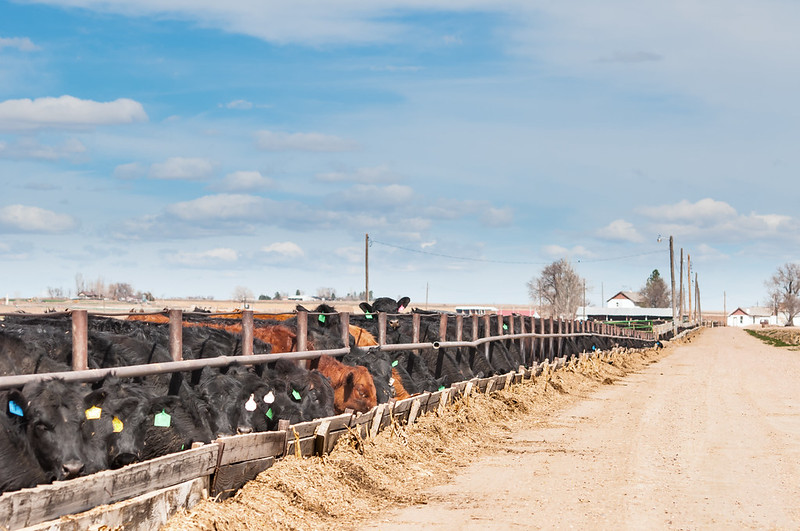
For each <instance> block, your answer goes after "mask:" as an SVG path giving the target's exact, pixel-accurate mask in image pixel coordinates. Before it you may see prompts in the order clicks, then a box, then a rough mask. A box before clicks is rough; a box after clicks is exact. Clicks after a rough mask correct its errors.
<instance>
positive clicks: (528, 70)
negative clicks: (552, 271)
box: [0, 0, 800, 310]
mask: <svg viewBox="0 0 800 531" xmlns="http://www.w3.org/2000/svg"><path fill="white" fill-rule="evenodd" d="M799 22H800V4H797V3H795V2H789V1H778V0H760V1H757V2H756V1H745V0H733V1H725V2H723V1H721V0H720V1H716V0H704V1H700V2H683V1H677V2H652V1H645V2H642V1H641V0H639V1H632V0H630V1H628V0H609V1H608V2H601V3H598V2H591V1H588V0H576V1H573V2H557V3H554V2H537V1H517V0H508V1H501V2H498V1H491V2H490V1H484V0H468V1H464V2H453V1H446V0H432V1H427V2H424V3H423V2H417V1H413V0H407V1H402V0H397V1H392V0H387V1H385V2H380V3H376V2H366V1H362V0H348V1H345V2H319V1H297V2H286V3H278V2H273V1H270V0H261V1H253V0H228V1H227V2H212V1H208V0H192V1H176V2H163V1H155V0H137V1H135V2H134V1H127V0H102V1H101V0H44V1H40V2H27V1H21V2H2V3H0V187H1V188H0V189H2V194H0V278H1V279H2V280H0V295H3V294H6V293H7V294H8V295H9V296H12V297H15V296H26V297H31V296H40V295H45V294H46V293H47V289H48V288H49V287H56V288H62V289H63V290H65V291H68V292H69V291H72V292H73V293H74V291H75V276H76V274H81V275H82V276H83V278H84V279H87V280H93V279H96V278H99V277H102V278H103V279H104V280H105V282H106V283H115V282H127V283H130V284H132V285H133V287H134V288H136V289H138V290H146V291H151V292H152V293H153V294H155V295H156V296H158V297H161V296H164V297H170V296H198V295H199V296H213V297H216V298H218V299H225V298H229V297H231V296H232V295H233V292H234V290H235V289H236V287H237V286H243V287H246V288H248V289H250V290H251V291H252V292H253V293H254V294H256V295H258V294H261V293H265V294H273V293H274V292H275V291H285V292H290V293H293V292H294V291H295V290H296V289H301V290H303V291H305V292H307V293H309V294H314V293H316V291H317V289H319V288H329V287H330V288H334V289H335V290H336V291H337V293H340V294H343V293H346V292H348V291H361V290H363V286H364V280H363V276H364V264H363V258H364V234H365V233H367V232H368V233H369V234H370V236H371V238H372V239H373V240H374V243H373V245H372V247H371V248H370V287H371V288H372V289H373V291H374V292H375V294H376V295H386V296H401V295H408V296H410V297H411V298H412V300H413V301H416V302H417V303H421V302H424V297H425V292H426V286H428V287H429V297H430V300H431V301H436V302H449V303H492V304H503V303H509V304H525V303H527V302H528V294H527V289H526V286H525V284H526V282H527V281H528V280H530V279H531V278H532V277H534V276H536V275H537V274H538V273H539V272H540V271H541V269H542V268H543V267H544V266H545V265H546V264H548V263H550V262H552V261H553V260H557V259H559V258H561V257H567V258H568V259H569V260H570V261H571V262H572V263H573V265H574V266H575V268H576V270H577V271H578V273H579V274H580V275H581V276H583V277H585V278H586V279H587V283H588V285H589V288H590V292H589V301H590V302H592V303H594V304H598V303H599V302H600V300H601V295H604V296H605V298H608V297H610V296H611V295H613V294H614V293H615V292H616V291H619V290H636V289H639V288H640V287H642V286H643V285H644V283H645V281H646V279H647V277H648V276H649V274H650V272H651V271H652V270H653V269H656V268H657V269H659V270H660V271H661V273H662V275H664V276H667V277H668V275H669V255H668V246H667V244H666V238H665V239H663V240H662V241H661V242H658V241H657V238H658V236H659V235H663V236H665V237H668V236H669V235H673V236H674V238H675V245H676V249H680V248H681V247H682V248H684V250H685V252H687V253H689V254H691V256H692V265H693V268H694V271H696V272H697V273H698V274H699V281H700V287H701V292H702V304H703V307H704V308H705V309H719V310H721V309H722V297H723V292H727V301H728V302H727V305H728V309H729V310H732V309H735V307H736V306H750V305H754V304H756V303H758V302H762V303H763V302H765V301H766V293H765V288H764V281H765V280H766V279H767V278H768V277H769V276H770V275H771V273H772V272H773V271H774V270H775V269H776V268H777V267H778V266H779V265H781V264H783V263H785V262H788V261H796V260H798V259H800V257H798V252H797V250H798V244H800V236H799V235H800V231H798V229H800V223H798V214H797V201H798V197H799V196H800V186H798V184H797V178H796V177H795V168H797V167H798V164H797V163H798V158H800V156H799V155H798V153H799V152H798V150H797V149H796V147H795V145H794V144H795V139H796V138H797V137H798V132H800V127H799V125H798V114H800V107H798V106H797V105H796V98H797V94H798V89H800V68H798V66H800V65H799V64H798V63H799V62H800V56H798V54H797V53H796V50H797V49H800V42H799V41H800V34H798V32H797V31H796V27H797V24H798V23H799ZM453 257H456V258H453ZM458 258H464V259H458Z"/></svg>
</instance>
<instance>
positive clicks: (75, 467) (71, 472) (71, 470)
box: [61, 461, 83, 479]
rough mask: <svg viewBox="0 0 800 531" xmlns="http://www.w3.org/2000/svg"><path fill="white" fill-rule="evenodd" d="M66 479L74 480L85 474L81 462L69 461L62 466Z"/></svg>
mask: <svg viewBox="0 0 800 531" xmlns="http://www.w3.org/2000/svg"><path fill="white" fill-rule="evenodd" d="M61 472H63V474H64V479H69V478H74V477H77V476H78V475H80V473H81V472H83V463H81V462H80V461H68V462H66V463H64V464H63V465H62V466H61Z"/></svg>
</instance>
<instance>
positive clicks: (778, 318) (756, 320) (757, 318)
mask: <svg viewBox="0 0 800 531" xmlns="http://www.w3.org/2000/svg"><path fill="white" fill-rule="evenodd" d="M787 321H788V316H787V315H786V314H785V313H784V312H780V311H779V312H778V313H777V315H776V314H775V311H774V310H773V309H772V308H767V307H766V306H753V307H750V308H742V307H739V308H736V310H734V311H733V312H731V313H730V314H728V326H753V325H759V324H764V325H771V326H785V325H786V322H787ZM792 325H793V326H800V317H795V318H794V322H793V323H792Z"/></svg>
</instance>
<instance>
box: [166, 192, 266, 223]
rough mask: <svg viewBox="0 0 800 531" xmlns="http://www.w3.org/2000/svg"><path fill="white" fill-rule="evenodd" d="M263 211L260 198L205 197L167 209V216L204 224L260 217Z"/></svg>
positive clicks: (229, 195)
mask: <svg viewBox="0 0 800 531" xmlns="http://www.w3.org/2000/svg"><path fill="white" fill-rule="evenodd" d="M265 211H266V209H265V208H264V207H263V200H262V199H261V198H260V197H255V196H251V195H243V194H217V195H207V196H203V197H200V198H198V199H193V200H191V201H184V202H181V203H175V204H173V205H170V206H169V207H167V212H168V213H169V214H171V215H173V216H175V217H177V218H179V219H181V220H184V221H205V222H210V221H213V220H230V219H242V218H246V217H247V216H256V217H260V216H262V215H263V214H264V212H265Z"/></svg>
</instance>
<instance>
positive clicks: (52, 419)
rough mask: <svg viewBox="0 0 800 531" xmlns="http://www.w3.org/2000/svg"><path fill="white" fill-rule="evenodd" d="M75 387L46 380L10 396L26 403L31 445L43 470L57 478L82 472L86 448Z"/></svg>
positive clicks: (74, 475) (26, 421)
mask: <svg viewBox="0 0 800 531" xmlns="http://www.w3.org/2000/svg"><path fill="white" fill-rule="evenodd" d="M78 389H79V388H78V386H74V385H67V384H65V383H64V382H61V381H52V380H51V381H47V382H42V383H36V384H31V385H30V386H26V388H25V389H24V390H23V392H22V393H19V392H16V391H15V392H13V394H9V399H10V400H12V401H14V402H15V403H17V404H20V403H25V410H24V417H23V419H24V422H25V426H26V432H27V435H28V440H29V441H30V444H31V447H32V448H33V451H34V453H35V455H36V458H37V459H38V461H39V463H40V464H41V466H42V469H44V471H45V473H47V474H49V475H50V476H51V477H53V478H55V479H56V480H63V479H70V478H74V477H77V476H79V475H81V474H82V473H83V471H84V468H85V448H84V442H83V437H82V434H81V422H82V420H83V418H84V416H85V413H84V407H83V397H82V396H81V393H80V392H79V390H78Z"/></svg>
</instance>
